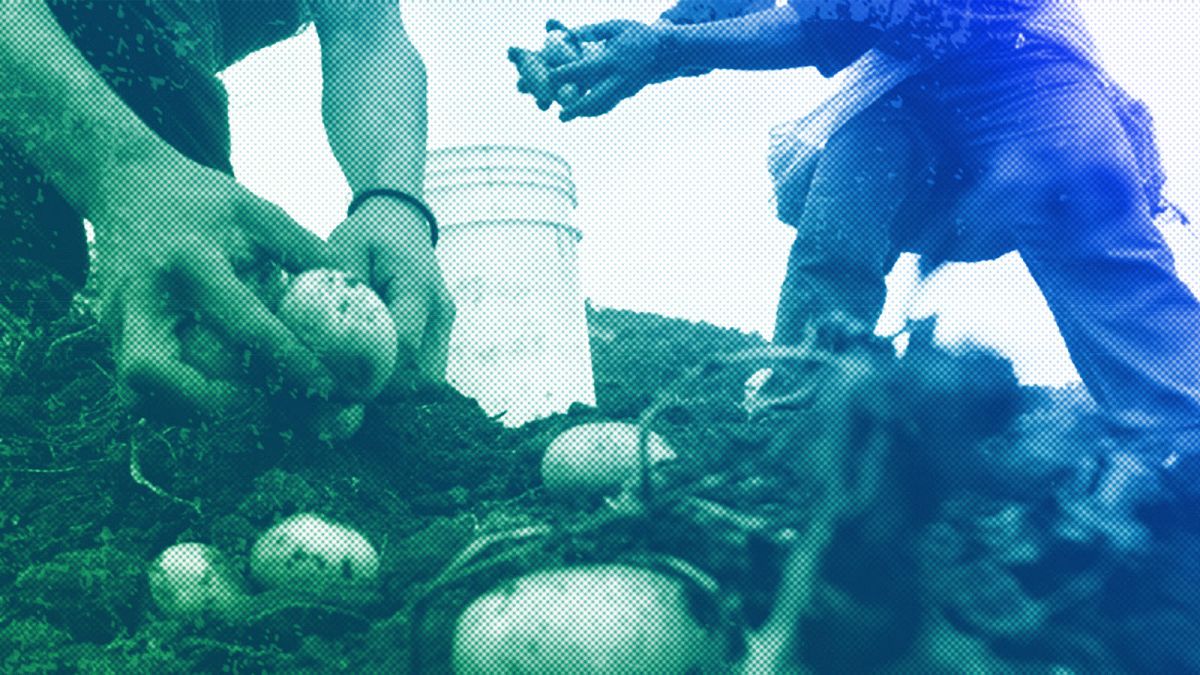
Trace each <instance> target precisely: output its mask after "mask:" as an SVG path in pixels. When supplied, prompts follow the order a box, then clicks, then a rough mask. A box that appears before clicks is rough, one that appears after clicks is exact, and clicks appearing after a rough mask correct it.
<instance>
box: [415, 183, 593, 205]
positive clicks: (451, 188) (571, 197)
mask: <svg viewBox="0 0 1200 675" xmlns="http://www.w3.org/2000/svg"><path fill="white" fill-rule="evenodd" d="M490 186H516V187H532V188H538V189H542V190H549V191H551V192H557V193H559V194H561V195H562V196H563V197H565V198H566V199H567V200H568V201H569V202H570V203H571V208H576V207H578V206H579V199H578V198H577V197H576V195H575V188H574V185H572V186H571V187H570V189H568V188H565V187H563V186H562V185H552V184H550V183H543V182H538V181H533V180H501V179H484V180H465V181H460V182H455V183H448V184H444V185H426V186H425V194H426V196H429V195H434V194H438V193H442V192H455V191H458V190H461V189H462V188H465V187H490Z"/></svg>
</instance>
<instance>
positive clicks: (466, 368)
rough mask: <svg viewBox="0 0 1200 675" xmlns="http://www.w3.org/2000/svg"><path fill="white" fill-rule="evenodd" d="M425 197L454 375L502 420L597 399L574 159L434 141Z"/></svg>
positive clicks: (519, 420)
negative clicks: (450, 314)
mask: <svg viewBox="0 0 1200 675" xmlns="http://www.w3.org/2000/svg"><path fill="white" fill-rule="evenodd" d="M425 198H426V200H427V201H428V203H429V207H430V208H431V209H433V211H434V213H435V214H436V215H437V217H438V221H439V224H440V226H441V238H440V240H439V242H438V259H439V262H440V263H441V266H442V273H443V274H444V275H445V278H446V282H447V284H448V285H449V287H450V291H451V293H452V295H453V296H454V301H455V305H456V308H457V310H458V313H457V319H456V320H455V325H454V331H453V333H452V334H451V338H450V361H449V364H448V367H447V373H446V375H447V379H448V380H449V382H450V384H452V385H453V386H454V387H455V388H457V389H458V390H459V391H460V392H462V393H463V394H465V395H467V396H470V397H472V398H475V399H477V400H478V401H479V403H480V405H481V406H482V407H483V409H484V410H485V411H486V412H487V413H488V414H491V415H497V414H500V413H504V416H503V417H502V418H501V420H502V421H503V422H504V424H506V425H508V426H520V425H522V424H524V423H526V422H528V421H530V420H533V419H537V418H540V417H545V416H547V415H550V414H553V413H557V412H565V411H566V410H567V408H569V407H570V405H571V404H572V403H575V402H580V403H586V404H588V405H594V404H595V402H596V393H595V384H594V382H593V379H592V357H591V348H590V346H589V344H588V330H587V316H586V313H585V310H584V304H583V297H582V294H581V292H580V288H579V262H578V254H577V250H576V247H577V244H578V242H579V239H580V233H579V231H578V230H577V229H575V228H574V227H572V225H571V214H572V211H573V210H574V208H575V185H574V183H573V181H572V179H571V167H570V165H568V164H567V162H566V161H565V160H563V159H562V158H561V157H559V156H557V155H555V154H553V153H549V152H545V151H542V150H537V149H534V148H523V147H513V146H465V147H455V148H445V149H441V150H436V151H434V152H432V153H431V154H430V156H429V160H428V165H427V170H426V181H425Z"/></svg>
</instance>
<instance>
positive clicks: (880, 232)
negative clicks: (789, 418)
mask: <svg viewBox="0 0 1200 675" xmlns="http://www.w3.org/2000/svg"><path fill="white" fill-rule="evenodd" d="M933 155H934V153H933V150H932V146H931V144H930V142H929V140H928V138H927V137H926V135H925V134H924V133H923V132H921V131H920V129H919V128H918V127H917V125H916V122H915V121H914V120H912V119H911V118H909V117H907V116H905V115H901V114H899V113H898V111H896V110H893V109H890V104H889V102H887V101H881V102H880V103H879V104H876V106H873V107H872V108H870V109H868V110H866V111H864V112H863V113H862V114H860V115H859V116H857V117H855V118H854V119H852V120H850V121H849V122H847V123H846V125H845V126H843V127H842V128H841V129H840V130H838V132H837V133H836V134H834V136H833V137H832V138H831V139H830V140H829V142H828V144H827V145H826V147H825V149H824V151H822V154H821V158H820V159H819V160H818V163H817V167H816V171H815V173H814V175H813V180H812V185H811V187H810V188H809V192H808V196H807V198H806V201H805V205H804V210H803V213H802V215H801V217H800V219H799V222H797V223H793V225H795V227H796V239H795V243H794V244H793V245H792V252H791V257H790V259H789V261H788V269H787V276H786V278H785V280H784V283H783V288H782V290H781V292H780V296H779V306H778V310H777V315H776V323H775V342H777V343H779V344H795V343H798V342H799V341H801V340H802V339H803V337H804V334H805V328H806V327H807V326H808V325H809V324H810V323H811V322H812V321H814V320H817V319H820V318H822V317H826V316H828V315H830V314H832V313H835V312H839V311H840V312H844V313H846V314H847V315H849V316H850V317H851V318H853V319H856V320H858V321H861V322H863V323H865V324H867V325H869V326H874V324H875V322H876V321H877V320H878V319H879V313H880V312H881V311H882V310H883V303H884V300H885V298H886V295H887V290H886V288H885V286H884V282H883V278H884V276H885V275H886V274H887V272H888V269H889V268H890V266H891V265H892V264H893V263H894V262H895V260H896V256H897V255H898V251H896V250H895V247H894V246H893V243H892V236H891V226H892V223H893V221H894V219H895V215H896V213H897V211H898V210H899V208H900V205H901V203H903V202H904V200H905V199H906V198H908V197H909V196H910V195H911V194H912V193H913V192H914V190H917V189H921V188H924V187H925V186H926V185H927V183H928V182H929V179H930V176H931V173H932V164H933Z"/></svg>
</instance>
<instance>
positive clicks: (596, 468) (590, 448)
mask: <svg viewBox="0 0 1200 675" xmlns="http://www.w3.org/2000/svg"><path fill="white" fill-rule="evenodd" d="M647 446H648V447H647V449H648V450H649V453H650V461H651V462H652V463H657V462H662V461H666V460H671V459H675V452H674V451H673V450H671V448H670V447H669V446H668V445H667V443H666V441H664V440H663V439H662V437H661V436H659V435H658V434H656V433H653V432H651V433H650V438H649V439H648V441H647ZM639 469H640V464H639V460H638V427H637V425H634V424H627V423H624V422H598V423H591V424H581V425H579V426H576V427H572V428H570V429H567V430H566V431H564V432H562V433H561V434H559V435H558V437H557V438H555V439H554V440H553V441H552V442H551V443H550V446H549V447H548V448H547V449H546V454H545V456H543V457H542V483H543V484H544V485H545V486H546V490H547V491H548V492H549V493H551V494H553V495H559V496H564V497H597V496H605V495H611V494H613V493H616V492H619V491H620V490H621V488H622V487H623V486H624V485H625V484H626V483H627V482H628V481H631V480H635V479H636V478H637V477H638V471H639Z"/></svg>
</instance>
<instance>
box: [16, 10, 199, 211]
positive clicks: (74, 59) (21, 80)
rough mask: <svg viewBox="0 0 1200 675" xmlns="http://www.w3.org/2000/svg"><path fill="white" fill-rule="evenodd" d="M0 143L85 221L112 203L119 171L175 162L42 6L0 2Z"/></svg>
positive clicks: (166, 148)
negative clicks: (0, 88)
mask: <svg viewBox="0 0 1200 675" xmlns="http://www.w3.org/2000/svg"><path fill="white" fill-rule="evenodd" d="M0 72H2V73H4V79H5V84H4V89H5V91H4V92H3V93H2V94H0V97H2V98H3V105H0V138H3V139H4V141H5V142H6V144H8V145H9V146H10V147H11V148H13V149H14V150H16V151H17V152H19V153H21V154H22V155H23V157H24V158H25V159H26V160H27V161H29V162H30V163H31V164H33V165H34V166H36V167H38V169H40V170H41V171H42V172H43V173H45V174H46V176H47V177H48V178H49V179H50V181H51V182H52V183H53V184H54V185H55V187H56V188H58V190H59V191H60V192H61V193H62V194H63V196H64V197H65V198H66V199H67V201H68V202H69V203H70V204H71V205H72V206H73V207H75V209H76V210H78V211H79V212H80V213H82V214H83V215H84V216H89V217H93V218H94V217H95V214H96V213H98V212H100V211H102V210H103V209H104V208H106V206H107V205H108V202H111V201H112V200H113V199H115V198H117V197H116V195H115V193H114V190H115V189H116V187H117V186H119V185H120V184H121V180H122V179H121V178H120V176H121V175H122V174H123V173H124V168H125V167H128V166H133V165H136V164H138V163H141V162H145V161H147V160H149V159H150V158H156V157H171V156H178V153H177V152H175V151H174V150H173V149H172V148H171V147H170V146H169V145H168V144H167V143H166V142H165V141H163V140H162V139H161V138H159V136H158V135H157V134H155V133H154V132H153V131H152V130H151V129H150V128H149V127H147V126H146V125H145V123H143V122H142V121H141V119H140V118H138V116H137V115H136V114H135V113H134V112H133V111H132V110H130V108H129V107H128V106H127V105H126V104H125V103H124V102H123V101H122V100H121V99H120V98H119V97H118V96H117V95H116V94H115V93H114V92H113V91H112V90H111V89H110V88H109V87H108V85H107V84H106V83H105V82H104V80H103V79H102V78H101V77H100V75H99V74H98V73H97V72H96V71H95V70H94V69H93V68H92V66H91V65H90V64H89V63H88V62H87V61H86V60H85V59H84V57H83V55H82V54H81V53H80V52H79V50H78V49H76V48H75V46H74V44H72V43H71V41H70V39H69V38H68V37H67V36H66V34H65V33H64V32H63V31H62V29H61V28H60V27H59V25H58V22H57V21H56V20H55V18H54V16H53V14H51V12H50V10H49V8H48V7H47V6H46V4H45V2H44V0H0Z"/></svg>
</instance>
